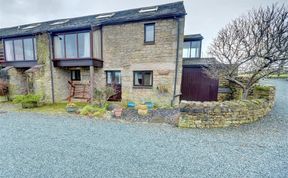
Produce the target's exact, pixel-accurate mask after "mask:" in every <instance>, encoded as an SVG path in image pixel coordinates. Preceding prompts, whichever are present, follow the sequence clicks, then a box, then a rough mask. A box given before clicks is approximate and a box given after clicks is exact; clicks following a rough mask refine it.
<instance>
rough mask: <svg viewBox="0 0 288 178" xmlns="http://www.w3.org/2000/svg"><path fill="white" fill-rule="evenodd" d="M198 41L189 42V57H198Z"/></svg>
mask: <svg viewBox="0 0 288 178" xmlns="http://www.w3.org/2000/svg"><path fill="white" fill-rule="evenodd" d="M200 45H201V43H200V41H192V42H191V57H192V58H199V57H200Z"/></svg>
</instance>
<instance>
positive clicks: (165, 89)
mask: <svg viewBox="0 0 288 178" xmlns="http://www.w3.org/2000/svg"><path fill="white" fill-rule="evenodd" d="M157 89H158V91H159V93H161V94H163V93H168V92H169V90H168V87H167V86H166V85H159V86H158V87H157Z"/></svg>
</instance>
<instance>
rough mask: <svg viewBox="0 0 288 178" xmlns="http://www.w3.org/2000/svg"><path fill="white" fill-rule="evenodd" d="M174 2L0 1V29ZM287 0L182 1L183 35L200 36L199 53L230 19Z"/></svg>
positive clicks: (88, 0)
mask: <svg viewBox="0 0 288 178" xmlns="http://www.w3.org/2000/svg"><path fill="white" fill-rule="evenodd" d="M176 1H178V0H0V28H3V27H10V26H17V25H22V24H27V23H34V22H41V21H47V20H55V19H61V18H69V17H77V16H84V15H91V14H98V13H103V12H110V11H118V10H125V9H130V8H136V7H144V6H150V5H157V4H165V3H169V2H176ZM286 1H287V0H184V2H185V8H186V11H187V14H188V15H187V16H186V25H185V34H193V33H201V34H202V35H203V36H204V38H205V39H204V41H203V48H204V49H203V50H204V53H205V51H206V48H207V46H208V45H209V43H210V42H211V41H212V39H213V38H215V37H216V35H217V32H218V31H219V30H220V29H221V28H222V27H223V26H225V24H227V23H229V21H231V20H232V19H234V18H236V17H238V16H240V15H242V14H244V13H245V12H247V11H248V10H250V9H252V8H257V7H260V6H266V5H270V4H272V3H274V2H279V3H285V2H286Z"/></svg>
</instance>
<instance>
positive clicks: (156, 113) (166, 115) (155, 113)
mask: <svg viewBox="0 0 288 178" xmlns="http://www.w3.org/2000/svg"><path fill="white" fill-rule="evenodd" d="M179 117H180V110H179V109H157V110H150V111H149V112H148V114H147V115H145V116H140V115H139V114H138V111H137V109H126V110H124V111H123V114H122V118H121V119H123V120H127V121H133V122H153V121H154V120H158V122H163V123H167V124H171V125H175V124H176V123H177V122H178V118H179Z"/></svg>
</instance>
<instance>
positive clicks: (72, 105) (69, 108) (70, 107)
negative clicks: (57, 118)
mask: <svg viewBox="0 0 288 178" xmlns="http://www.w3.org/2000/svg"><path fill="white" fill-rule="evenodd" d="M77 110H78V108H77V106H76V104H75V103H73V102H69V103H68V104H67V105H66V111H67V112H68V113H75V112H76V111H77Z"/></svg>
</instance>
